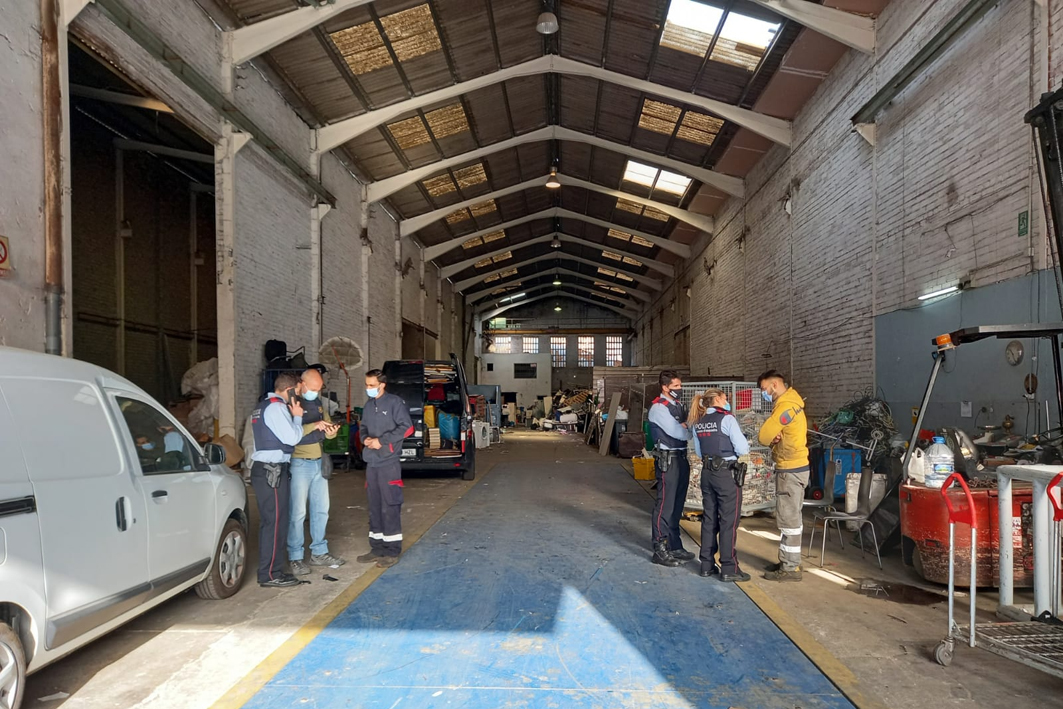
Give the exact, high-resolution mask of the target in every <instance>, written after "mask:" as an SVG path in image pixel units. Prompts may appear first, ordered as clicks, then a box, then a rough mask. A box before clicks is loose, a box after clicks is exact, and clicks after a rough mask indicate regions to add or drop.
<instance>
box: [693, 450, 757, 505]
mask: <svg viewBox="0 0 1063 709" xmlns="http://www.w3.org/2000/svg"><path fill="white" fill-rule="evenodd" d="M738 460H739V461H740V462H742V463H745V464H746V465H747V466H748V468H747V469H746V484H745V485H744V486H743V487H742V516H743V517H745V516H748V515H751V514H753V513H754V512H758V511H765V510H771V509H774V508H775V465H774V464H773V463H772V462H771V451H770V450H769V449H767V448H763V447H760V446H757V447H754V448H752V449H751V450H750V451H749V453H748V454H747V455H744V456H741V457H740V458H739V459H738ZM687 461H688V462H689V463H690V487H688V488H687V499H686V501H685V503H684V505H683V507H684V509H687V510H700V509H702V503H701V465H702V460H701V458H699V457H697V456H696V455H694V452H693V451H688V452H687Z"/></svg>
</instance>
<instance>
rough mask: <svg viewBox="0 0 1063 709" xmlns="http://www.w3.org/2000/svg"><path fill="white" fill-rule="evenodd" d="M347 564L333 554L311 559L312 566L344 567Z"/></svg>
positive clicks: (316, 556) (317, 555)
mask: <svg viewBox="0 0 1063 709" xmlns="http://www.w3.org/2000/svg"><path fill="white" fill-rule="evenodd" d="M346 563H347V562H346V561H345V560H344V559H341V558H339V557H338V556H333V555H332V554H314V555H313V556H311V557H310V565H311V566H343V565H344V564H346Z"/></svg>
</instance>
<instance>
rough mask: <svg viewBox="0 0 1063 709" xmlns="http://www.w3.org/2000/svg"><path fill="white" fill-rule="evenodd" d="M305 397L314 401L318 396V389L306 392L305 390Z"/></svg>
mask: <svg viewBox="0 0 1063 709" xmlns="http://www.w3.org/2000/svg"><path fill="white" fill-rule="evenodd" d="M303 398H304V399H306V400H307V401H313V400H314V399H316V398H317V392H316V391H305V392H303Z"/></svg>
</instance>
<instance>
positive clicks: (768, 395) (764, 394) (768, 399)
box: [760, 389, 771, 404]
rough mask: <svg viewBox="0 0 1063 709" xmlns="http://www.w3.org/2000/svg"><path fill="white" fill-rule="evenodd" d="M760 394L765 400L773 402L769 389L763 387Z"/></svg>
mask: <svg viewBox="0 0 1063 709" xmlns="http://www.w3.org/2000/svg"><path fill="white" fill-rule="evenodd" d="M760 395H761V396H762V397H763V398H764V401H766V402H768V403H769V404H770V403H771V394H769V393H768V392H767V391H765V390H764V389H761V390H760Z"/></svg>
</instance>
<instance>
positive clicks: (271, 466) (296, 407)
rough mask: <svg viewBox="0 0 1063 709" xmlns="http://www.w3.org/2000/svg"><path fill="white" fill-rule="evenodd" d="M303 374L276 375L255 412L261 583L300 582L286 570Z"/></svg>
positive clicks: (253, 477)
mask: <svg viewBox="0 0 1063 709" xmlns="http://www.w3.org/2000/svg"><path fill="white" fill-rule="evenodd" d="M298 386H299V379H298V377H296V376H295V375H294V374H289V373H287V372H285V373H282V374H281V375H279V376H278V377H277V381H276V383H275V384H274V391H273V393H272V394H270V395H269V396H267V397H266V398H265V399H264V400H263V401H262V403H260V404H259V405H258V407H257V408H256V409H255V410H254V411H253V412H252V414H251V428H252V430H253V432H254V436H255V452H254V453H252V454H251V461H252V463H251V487H252V488H254V491H255V499H256V500H257V502H258V519H259V524H258V585H259V586H263V587H266V588H284V587H287V586H298V585H299V581H298V579H296V578H295V577H294V576H292V575H291V574H289V573H288V572H287V571H285V567H286V566H287V564H286V563H285V562H286V559H285V551H286V547H287V539H288V498H289V491H290V487H289V486H290V478H289V469H288V466H289V461H290V460H291V457H292V451H294V450H295V444H297V443H298V442H299V440H300V439H301V438H302V437H303V407H302V405H301V404H300V403H299V397H298V396H296V393H295V389H296V387H298Z"/></svg>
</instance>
